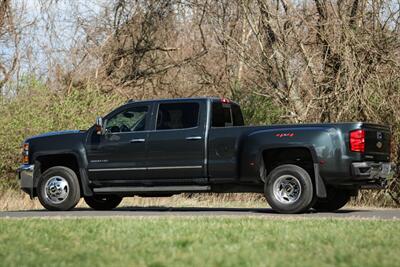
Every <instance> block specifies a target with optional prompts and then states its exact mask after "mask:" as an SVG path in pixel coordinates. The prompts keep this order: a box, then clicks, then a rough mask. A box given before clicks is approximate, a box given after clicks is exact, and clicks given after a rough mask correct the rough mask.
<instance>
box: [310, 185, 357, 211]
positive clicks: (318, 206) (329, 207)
mask: <svg viewBox="0 0 400 267" xmlns="http://www.w3.org/2000/svg"><path fill="white" fill-rule="evenodd" d="M326 193H327V198H319V199H317V201H316V202H315V204H314V206H313V209H315V210H316V211H322V212H330V211H335V210H338V209H340V208H342V207H344V206H345V205H346V204H347V202H349V200H350V197H351V193H350V192H349V191H347V190H343V189H338V188H334V187H328V188H327V192H326Z"/></svg>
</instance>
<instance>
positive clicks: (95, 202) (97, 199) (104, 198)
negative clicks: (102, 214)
mask: <svg viewBox="0 0 400 267" xmlns="http://www.w3.org/2000/svg"><path fill="white" fill-rule="evenodd" d="M84 199H85V202H86V204H88V205H89V207H91V208H92V209H95V210H112V209H114V208H116V207H117V206H118V205H119V204H120V203H121V201H122V197H120V196H116V195H94V196H90V197H84Z"/></svg>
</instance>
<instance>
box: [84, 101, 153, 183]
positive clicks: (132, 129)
mask: <svg viewBox="0 0 400 267" xmlns="http://www.w3.org/2000/svg"><path fill="white" fill-rule="evenodd" d="M149 109H150V107H149V106H147V105H140V106H131V107H127V108H123V109H122V110H117V111H116V112H114V113H112V114H110V116H108V117H107V118H106V119H105V127H106V133H105V134H103V135H98V134H97V133H96V132H95V131H93V133H92V135H91V136H90V137H89V140H88V149H87V151H88V152H87V153H88V155H87V156H88V173H89V178H90V179H91V180H114V181H115V182H117V181H118V180H135V179H141V178H144V177H145V176H146V146H147V138H148V131H146V130H147V126H148V124H149V123H148V121H149V118H148V117H149V115H150V114H149Z"/></svg>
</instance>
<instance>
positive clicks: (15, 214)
mask: <svg viewBox="0 0 400 267" xmlns="http://www.w3.org/2000/svg"><path fill="white" fill-rule="evenodd" d="M116 216H124V217H139V216H144V217H146V216H182V217H183V216H192V217H193V216H194V217H200V216H224V217H237V216H257V217H262V218H348V219H352V218H353V219H397V220H399V219H400V209H355V208H348V209H342V210H339V211H337V212H330V213H322V212H321V213H315V212H309V213H305V214H295V215H285V214H277V213H275V212H274V211H272V210H271V209H261V208H254V209H251V208H196V207H194V208H177V207H146V208H144V207H122V208H117V209H114V210H112V211H95V210H91V209H86V208H76V209H74V210H72V211H63V212H58V211H46V210H28V211H4V212H0V218H35V217H40V218H43V217H46V218H49V217H50V218H51V217H56V218H60V217H62V218H75V217H116Z"/></svg>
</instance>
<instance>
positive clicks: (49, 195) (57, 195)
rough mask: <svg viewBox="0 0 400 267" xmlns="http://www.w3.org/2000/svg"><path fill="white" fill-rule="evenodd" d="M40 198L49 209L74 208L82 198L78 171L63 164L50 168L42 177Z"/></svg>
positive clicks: (39, 191)
mask: <svg viewBox="0 0 400 267" xmlns="http://www.w3.org/2000/svg"><path fill="white" fill-rule="evenodd" d="M38 198H39V201H40V203H41V204H42V205H43V207H45V208H46V209H48V210H60V211H65V210H70V209H73V208H74V207H75V206H76V204H78V202H79V199H80V187H79V181H78V177H77V176H76V173H75V172H74V171H73V170H71V169H70V168H67V167H63V166H56V167H52V168H49V169H48V170H46V171H45V172H44V173H43V175H42V176H41V177H40V180H39V185H38Z"/></svg>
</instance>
